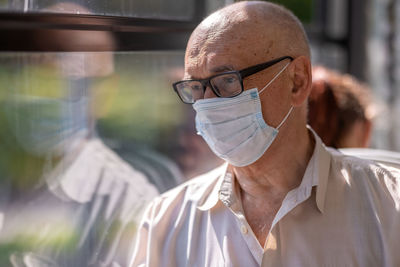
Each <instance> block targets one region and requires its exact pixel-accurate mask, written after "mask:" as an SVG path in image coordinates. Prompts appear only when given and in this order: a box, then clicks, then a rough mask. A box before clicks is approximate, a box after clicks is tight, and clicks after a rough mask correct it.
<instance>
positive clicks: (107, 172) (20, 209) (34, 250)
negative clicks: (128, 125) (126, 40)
mask: <svg viewBox="0 0 400 267" xmlns="http://www.w3.org/2000/svg"><path fill="white" fill-rule="evenodd" d="M47 11H49V12H63V13H68V12H72V13H77V12H81V13H89V11H88V10H86V9H85V8H83V7H81V6H79V5H77V4H73V3H59V4H56V5H54V6H52V7H49V8H48V9H47ZM71 36H72V37H73V38H71ZM34 41H35V42H38V43H40V42H52V44H53V45H54V47H55V48H63V47H67V46H68V45H71V43H72V42H79V43H81V44H82V43H86V44H87V45H94V46H104V47H108V48H110V47H112V46H113V45H115V44H114V40H113V38H112V36H111V35H110V34H108V33H104V32H91V31H84V32H79V31H75V32H73V33H72V34H64V32H56V31H52V30H49V31H44V32H43V33H38V34H37V36H35V39H34ZM0 60H1V61H0V102H1V106H0V123H1V127H0V148H1V149H0V191H1V193H0V266H10V265H11V266H65V267H67V266H68V267H72V266H77V267H80V266H82V267H83V266H96V267H97V266H127V264H128V255H130V254H131V253H132V250H133V244H134V240H135V236H136V228H137V224H138V220H139V218H140V214H141V212H142V209H143V208H144V207H145V205H146V203H147V202H148V201H150V200H151V199H152V198H153V197H154V196H156V195H157V194H158V192H157V189H156V188H155V187H154V186H153V185H151V184H150V183H149V182H148V180H147V178H146V176H145V175H143V173H141V172H139V171H137V170H135V169H134V168H132V167H131V166H130V165H129V164H127V163H126V162H125V161H123V160H122V159H121V158H120V157H119V156H118V155H117V154H116V153H114V152H113V151H112V150H111V149H109V148H108V147H107V146H105V145H104V143H103V142H102V141H101V140H100V139H99V137H98V136H97V135H96V131H95V122H96V118H97V117H98V116H100V115H101V113H102V112H104V111H105V109H106V106H107V101H108V99H109V98H110V93H111V92H112V91H113V90H115V88H116V87H117V86H116V83H118V78H117V77H116V76H115V75H114V74H113V72H114V63H113V54H112V52H98V53H93V52H92V53H85V52H73V53H71V52H70V53H38V54H9V55H7V56H5V57H2V58H1V59H0Z"/></svg>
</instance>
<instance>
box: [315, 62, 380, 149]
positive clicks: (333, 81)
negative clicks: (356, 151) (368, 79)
mask: <svg viewBox="0 0 400 267" xmlns="http://www.w3.org/2000/svg"><path fill="white" fill-rule="evenodd" d="M371 105H372V99H371V95H370V90H369V88H368V87H367V86H366V85H365V84H363V83H361V82H360V81H358V80H356V79H355V78H354V77H352V76H350V75H348V74H344V75H343V74H339V73H338V72H335V71H332V70H328V69H326V68H324V67H320V66H318V67H313V83H312V90H311V93H310V96H309V113H308V114H309V115H308V123H309V124H310V126H311V127H312V128H313V129H314V130H315V131H316V132H317V134H318V135H319V136H320V137H321V139H322V141H323V142H324V143H325V144H326V145H327V146H332V147H336V148H338V147H340V143H341V141H342V140H343V139H344V138H345V137H346V136H347V134H349V131H350V130H351V129H352V127H353V126H354V124H355V123H356V122H360V121H361V122H369V121H370V120H371V119H372V116H373V114H372V113H371V108H370V107H371Z"/></svg>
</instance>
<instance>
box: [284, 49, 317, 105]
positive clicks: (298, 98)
mask: <svg viewBox="0 0 400 267" xmlns="http://www.w3.org/2000/svg"><path fill="white" fill-rule="evenodd" d="M289 75H290V78H291V80H292V86H293V88H292V92H291V93H292V96H291V98H292V105H293V106H294V107H298V106H301V105H303V103H304V102H305V101H306V100H307V98H308V95H309V94H310V92H311V83H312V74H311V62H310V59H309V58H308V57H306V56H299V57H297V58H295V59H294V60H293V61H292V63H291V64H290V65H289Z"/></svg>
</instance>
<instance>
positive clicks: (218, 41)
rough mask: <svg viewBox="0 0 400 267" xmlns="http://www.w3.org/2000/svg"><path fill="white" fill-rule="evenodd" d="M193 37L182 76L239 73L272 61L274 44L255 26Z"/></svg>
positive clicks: (187, 50)
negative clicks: (231, 71) (237, 71)
mask: <svg viewBox="0 0 400 267" xmlns="http://www.w3.org/2000/svg"><path fill="white" fill-rule="evenodd" d="M202 34H204V33H199V34H198V35H197V36H192V38H191V40H190V41H189V43H188V46H187V49H186V55H185V77H187V78H188V77H193V78H204V77H207V76H210V75H213V74H216V73H218V72H222V71H227V70H240V69H243V68H246V67H248V66H251V65H255V64H258V63H261V62H264V61H267V60H269V59H273V58H275V57H276V56H277V55H278V54H277V53H276V44H275V41H274V40H273V39H271V38H269V35H268V34H267V32H266V31H265V30H264V31H261V30H260V29H257V27H254V28H253V29H251V30H250V29H249V28H248V27H244V28H243V27H241V26H240V25H239V26H238V27H235V28H232V29H229V30H226V31H225V32H223V33H217V34H208V35H207V34H204V35H202Z"/></svg>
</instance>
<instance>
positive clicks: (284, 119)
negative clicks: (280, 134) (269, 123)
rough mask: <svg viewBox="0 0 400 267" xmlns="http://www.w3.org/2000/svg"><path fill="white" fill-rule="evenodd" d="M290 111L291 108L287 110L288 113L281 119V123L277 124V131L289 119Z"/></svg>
mask: <svg viewBox="0 0 400 267" xmlns="http://www.w3.org/2000/svg"><path fill="white" fill-rule="evenodd" d="M292 110H293V106H291V107H290V109H289V111H288V113H287V114H286V116H285V118H283V120H282V121H281V123H279V125H278V126H277V127H276V129H277V130H279V128H281V126H282V125H283V124H284V123H285V121H286V120H287V118H288V117H289V115H290V113H292Z"/></svg>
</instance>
